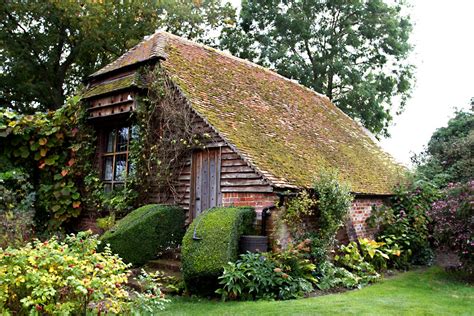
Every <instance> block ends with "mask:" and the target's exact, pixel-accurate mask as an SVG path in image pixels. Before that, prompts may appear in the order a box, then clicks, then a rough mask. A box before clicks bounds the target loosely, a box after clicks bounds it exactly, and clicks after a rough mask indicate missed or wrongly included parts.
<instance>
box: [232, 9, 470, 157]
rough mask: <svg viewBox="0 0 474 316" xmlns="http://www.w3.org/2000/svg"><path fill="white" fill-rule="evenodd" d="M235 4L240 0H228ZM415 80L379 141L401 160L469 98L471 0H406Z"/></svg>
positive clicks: (419, 148) (417, 149)
mask: <svg viewBox="0 0 474 316" xmlns="http://www.w3.org/2000/svg"><path fill="white" fill-rule="evenodd" d="M228 1H229V2H231V3H233V4H234V5H235V6H240V0H228ZM410 2H411V3H412V8H411V16H412V21H413V23H414V24H415V25H414V30H413V34H412V39H411V41H412V43H413V44H414V45H415V50H414V52H413V55H412V62H413V63H414V64H415V65H416V67H417V70H416V79H417V84H416V87H415V89H414V90H413V96H412V98H411V99H410V100H409V101H408V103H407V105H406V108H405V112H404V113H403V114H402V115H400V116H397V117H396V118H395V120H394V122H393V125H392V126H391V127H390V129H389V132H390V134H391V135H392V136H391V138H388V139H383V140H382V141H381V146H382V147H383V148H384V149H385V150H386V151H388V152H389V153H391V154H392V155H393V156H394V157H395V159H396V160H397V161H399V162H402V163H404V164H406V165H409V163H410V157H411V156H412V154H413V153H419V152H421V151H422V150H423V146H425V145H426V144H427V142H428V141H429V139H430V137H431V135H432V134H433V132H434V131H435V130H436V128H438V127H441V126H445V125H446V124H447V122H448V120H449V118H451V117H452V116H453V113H454V108H468V107H469V106H468V104H469V100H470V98H471V97H474V56H473V54H474V40H473V38H474V0H449V1H448V0H416V1H415V0H411V1H410Z"/></svg>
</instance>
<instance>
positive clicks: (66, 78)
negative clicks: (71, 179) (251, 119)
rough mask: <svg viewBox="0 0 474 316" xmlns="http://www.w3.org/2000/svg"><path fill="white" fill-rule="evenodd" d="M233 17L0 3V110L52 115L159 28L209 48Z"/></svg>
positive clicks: (213, 5)
mask: <svg viewBox="0 0 474 316" xmlns="http://www.w3.org/2000/svg"><path fill="white" fill-rule="evenodd" d="M234 16H235V9H233V8H232V7H231V6H230V5H229V4H221V2H220V1H218V0H206V1H192V2H191V1H178V0H163V1H150V0H141V1H50V0H48V1H33V2H25V1H2V3H1V4H0V30H1V32H0V43H1V45H2V48H1V50H0V69H1V70H2V71H1V74H0V87H1V88H0V107H9V108H12V109H15V110H17V111H20V112H30V113H31V112H34V111H35V110H47V109H50V110H52V109H57V108H59V107H61V106H62V105H63V104H64V101H65V99H66V96H67V95H71V94H72V93H73V92H74V89H75V87H76V86H77V85H78V84H79V83H80V82H81V81H82V80H83V79H85V78H86V77H87V76H88V75H89V74H91V73H92V72H93V71H95V70H97V69H99V68H100V67H102V66H104V65H106V64H108V63H109V62H110V61H111V60H114V59H115V58H117V57H119V56H120V55H122V54H123V53H124V52H125V51H127V50H128V49H130V48H131V47H132V46H134V45H135V44H137V43H138V42H139V41H140V40H141V39H142V38H143V36H145V35H147V34H150V33H153V32H154V31H155V30H156V29H157V28H164V29H166V30H169V31H172V32H173V33H175V34H178V35H182V36H185V37H188V38H194V39H198V40H203V41H204V38H206V41H207V42H208V43H209V44H211V43H212V42H213V40H212V35H211V34H209V31H210V29H215V28H219V27H221V26H222V25H224V24H225V23H233V22H232V21H234Z"/></svg>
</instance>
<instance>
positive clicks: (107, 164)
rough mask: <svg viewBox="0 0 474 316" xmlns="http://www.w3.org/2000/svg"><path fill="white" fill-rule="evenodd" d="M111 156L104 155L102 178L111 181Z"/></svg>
mask: <svg viewBox="0 0 474 316" xmlns="http://www.w3.org/2000/svg"><path fill="white" fill-rule="evenodd" d="M112 170H113V157H112V156H109V157H104V180H105V181H111V180H112V174H113V171H112Z"/></svg>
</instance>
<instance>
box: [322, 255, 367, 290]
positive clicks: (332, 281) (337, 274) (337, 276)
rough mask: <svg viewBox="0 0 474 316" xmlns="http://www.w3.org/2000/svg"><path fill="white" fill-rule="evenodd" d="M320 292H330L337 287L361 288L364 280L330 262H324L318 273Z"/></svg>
mask: <svg viewBox="0 0 474 316" xmlns="http://www.w3.org/2000/svg"><path fill="white" fill-rule="evenodd" d="M316 278H317V280H318V283H317V284H316V285H317V286H318V288H319V289H320V290H329V289H332V288H336V287H341V288H348V289H352V288H360V287H361V286H362V285H361V280H362V278H361V277H359V276H357V275H356V274H354V273H352V272H349V271H348V270H347V269H345V268H343V267H337V266H335V265H334V264H333V263H332V262H330V261H324V262H322V263H321V264H320V265H319V266H318V270H317V272H316Z"/></svg>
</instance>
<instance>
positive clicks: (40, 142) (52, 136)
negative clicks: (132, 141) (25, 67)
mask: <svg viewBox="0 0 474 316" xmlns="http://www.w3.org/2000/svg"><path fill="white" fill-rule="evenodd" d="M85 114H86V113H85V109H84V107H83V106H82V105H81V103H80V102H79V97H73V98H70V99H69V100H68V101H67V103H66V104H65V105H64V106H63V107H62V108H60V109H58V110H57V111H55V112H48V113H36V114H34V115H21V114H18V113H15V112H12V111H9V110H2V111H1V112H0V142H1V143H2V146H1V150H0V160H1V161H8V162H9V164H8V165H10V167H21V168H22V169H23V170H25V172H27V173H28V174H29V178H30V181H31V182H32V185H33V187H34V189H35V191H36V192H37V199H36V203H35V206H34V207H35V210H36V219H37V221H38V222H40V223H43V224H47V226H48V227H49V228H56V227H58V226H59V225H60V224H61V223H63V222H65V221H67V220H69V219H70V218H72V217H77V216H78V215H79V214H80V212H81V210H82V209H83V208H84V207H85V206H92V205H93V206H97V201H96V199H95V198H94V192H95V191H96V190H97V189H98V185H99V181H98V177H97V175H95V174H94V168H93V165H92V164H93V163H92V161H93V159H91V158H92V156H93V154H94V152H95V147H94V144H95V136H94V133H91V132H90V129H89V128H83V127H84V124H85V117H86V116H85ZM4 168H7V167H6V166H2V167H0V169H4ZM0 171H3V172H5V171H6V170H0ZM84 184H87V185H84Z"/></svg>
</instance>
